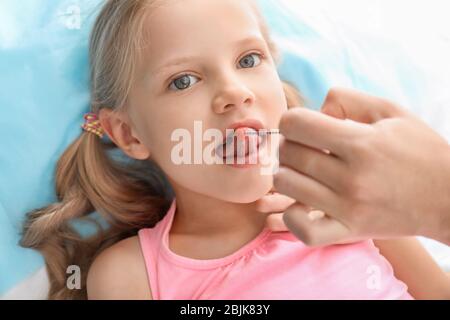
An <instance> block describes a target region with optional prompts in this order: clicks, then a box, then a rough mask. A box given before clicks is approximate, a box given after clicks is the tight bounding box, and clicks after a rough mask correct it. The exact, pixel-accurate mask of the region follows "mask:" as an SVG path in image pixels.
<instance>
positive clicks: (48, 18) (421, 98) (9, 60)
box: [0, 0, 450, 295]
mask: <svg viewBox="0 0 450 320" xmlns="http://www.w3.org/2000/svg"><path fill="white" fill-rule="evenodd" d="M258 2H259V4H260V6H261V9H262V11H263V15H264V16H265V17H266V19H267V20H268V22H269V25H270V27H271V29H272V32H273V36H274V38H275V40H276V41H277V42H278V43H279V46H280V48H281V50H282V53H283V59H282V63H281V65H280V66H279V72H280V76H281V78H282V79H285V80H289V81H291V82H293V83H295V84H296V85H297V87H298V88H299V89H301V91H302V92H303V94H304V95H305V96H306V98H307V101H309V104H308V106H309V107H311V108H313V109H318V108H320V105H321V103H322V102H323V99H324V97H325V95H326V93H327V91H328V89H329V88H330V86H333V85H341V86H349V87H355V88H358V89H362V90H365V91H368V92H371V93H373V94H380V95H384V96H386V97H389V98H393V99H396V100H400V101H402V102H405V103H406V104H407V105H409V106H412V108H413V110H414V111H419V112H420V111H421V110H422V109H421V108H422V106H423V105H425V101H427V102H429V101H430V96H431V94H432V93H434V92H435V91H433V90H431V89H430V88H431V87H430V86H429V85H428V86H427V85H426V84H427V83H426V82H425V80H424V79H426V77H425V75H426V72H425V71H426V70H425V71H424V70H423V68H422V66H419V65H418V64H417V62H416V61H413V60H410V59H408V58H407V57H408V55H407V54H405V51H403V50H402V48H401V47H399V46H396V43H394V42H393V41H385V40H383V37H382V35H381V34H369V35H368V34H367V33H364V32H361V31H360V30H352V29H349V28H348V26H346V25H345V24H343V23H342V22H340V21H334V20H332V19H331V18H330V17H331V16H330V15H324V14H323V12H322V11H321V10H319V9H320V8H318V7H316V6H310V5H309V4H311V2H310V1H297V0H284V1H281V0H280V1H271V0H259V1H258ZM101 3H102V1H101V0H76V1H73V0H60V1H58V2H57V3H55V2H49V1H44V0H26V1H14V0H2V1H1V2H0V141H1V145H0V146H1V148H0V295H2V294H3V293H5V292H7V291H8V290H9V289H11V288H12V287H14V286H15V285H16V284H18V283H19V282H20V281H21V280H23V279H25V278H27V277H28V276H29V275H31V274H32V273H33V272H35V271H36V270H37V269H38V268H40V267H42V266H43V260H42V258H41V256H40V255H39V254H38V253H36V252H34V251H33V250H29V249H23V248H21V247H19V246H18V241H19V239H20V234H19V232H20V230H21V223H22V220H23V218H24V214H25V213H26V212H28V211H30V210H32V209H35V208H38V207H42V206H45V205H47V204H49V203H51V202H54V201H55V200H56V196H55V191H54V181H53V174H54V169H55V164H56V161H57V160H58V158H59V157H60V155H61V154H62V152H63V151H64V150H65V149H66V147H67V146H68V145H69V144H70V143H71V142H72V141H73V140H74V139H75V138H76V137H77V136H78V135H79V133H80V130H81V129H80V124H81V123H82V116H83V114H84V113H85V112H86V111H88V110H89V92H88V71H89V70H88V47H87V46H88V36H89V32H90V29H91V26H92V23H93V21H94V18H95V13H96V12H97V11H96V10H97V9H98V7H99V5H100V4H101ZM308 3H309V4H308ZM283 4H287V5H289V6H290V7H288V8H285V7H283V6H282V5H283ZM300 4H301V5H302V10H293V9H292V8H293V7H296V8H297V7H298V5H300ZM384 9H388V8H384ZM349 19H350V18H349ZM448 52H449V53H450V50H449V51H448ZM425 61H426V59H425ZM447 74H450V70H448V69H447ZM443 83H444V82H443V81H441V84H443ZM436 85H437V84H436ZM424 88H425V89H427V90H424ZM448 88H450V86H448V87H447V89H446V90H447V91H448ZM447 91H445V92H447ZM434 98H435V96H434ZM439 98H440V99H441V100H442V101H444V102H447V100H446V96H440V97H439ZM427 99H428V100H427ZM441 100H440V101H441ZM448 101H450V99H449V100H448ZM442 105H444V103H443V104H442ZM448 105H450V103H449V104H448ZM447 114H448V113H447ZM433 115H434V113H429V117H430V119H431V120H432V121H441V122H439V123H442V121H443V120H442V119H441V118H439V119H438V118H436V119H435V118H433ZM430 119H429V120H430ZM444 119H445V117H444ZM447 119H448V118H447ZM435 123H436V122H435ZM443 127H444V126H443ZM438 129H439V128H438ZM444 130H445V129H444ZM449 137H450V135H449Z"/></svg>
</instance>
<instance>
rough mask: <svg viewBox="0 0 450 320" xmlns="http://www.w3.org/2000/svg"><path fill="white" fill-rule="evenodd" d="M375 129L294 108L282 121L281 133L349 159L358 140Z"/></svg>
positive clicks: (297, 141)
mask: <svg viewBox="0 0 450 320" xmlns="http://www.w3.org/2000/svg"><path fill="white" fill-rule="evenodd" d="M371 129H372V128H371V126H370V125H367V124H362V123H358V122H354V121H349V120H342V119H336V118H334V117H331V116H328V115H326V114H323V113H320V112H318V111H313V110H308V109H306V108H293V109H290V110H288V111H287V112H285V113H284V114H283V116H282V118H281V121H280V133H281V134H282V135H283V136H284V137H285V139H287V140H290V141H292V142H296V143H300V144H303V145H306V146H309V147H312V148H316V149H319V150H323V149H326V150H329V151H331V152H332V153H333V154H335V155H338V156H341V157H345V156H346V155H347V153H348V148H347V147H348V146H349V144H350V143H351V141H352V140H353V139H354V138H355V137H359V136H362V135H365V134H368V133H369V131H370V132H371Z"/></svg>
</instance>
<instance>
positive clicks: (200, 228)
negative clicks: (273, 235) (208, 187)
mask: <svg viewBox="0 0 450 320" xmlns="http://www.w3.org/2000/svg"><path fill="white" fill-rule="evenodd" d="M174 189H175V194H176V206H177V210H176V213H175V216H174V219H173V222H172V228H171V231H170V232H171V233H172V234H183V235H191V236H196V235H199V236H206V237H208V236H210V237H224V238H228V237H233V238H235V237H239V238H241V239H242V241H243V242H244V243H245V242H246V241H247V240H250V239H252V238H254V237H256V235H258V234H259V233H260V232H261V231H262V230H263V228H264V226H265V221H266V217H267V214H264V213H261V212H258V211H257V210H256V206H255V203H254V202H253V203H232V202H227V201H223V200H219V199H216V198H211V197H208V196H205V195H203V194H199V193H196V192H193V191H191V190H187V189H184V188H181V187H177V188H174ZM235 239H236V238H235Z"/></svg>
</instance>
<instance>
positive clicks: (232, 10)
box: [21, 0, 450, 299]
mask: <svg viewBox="0 0 450 320" xmlns="http://www.w3.org/2000/svg"><path fill="white" fill-rule="evenodd" d="M90 62H91V94H92V113H91V114H89V115H87V116H86V123H85V124H84V125H83V128H84V129H85V131H84V132H83V133H82V134H81V135H80V137H79V138H78V139H77V140H76V141H75V142H74V143H73V144H72V145H71V146H70V147H69V148H68V149H67V150H66V151H65V152H64V154H63V155H62V157H61V159H60V160H59V162H58V166H57V172H56V192H57V195H58V198H59V202H58V203H55V204H52V205H49V206H47V207H45V208H42V209H39V210H34V211H33V212H31V213H30V214H29V217H28V220H27V221H26V224H25V228H24V237H23V239H22V243H21V244H22V245H23V246H26V247H31V248H36V249H38V250H40V251H41V252H42V254H43V255H44V257H45V259H46V265H47V270H48V273H49V277H50V293H49V298H51V299H67V298H72V299H79V298H86V297H87V298H90V299H352V298H353V299H411V298H413V297H414V298H448V297H450V290H449V287H450V286H449V281H448V278H447V277H446V275H445V274H444V273H443V272H442V271H441V270H440V269H439V268H438V266H437V265H436V264H435V263H434V262H433V260H432V259H431V258H430V256H429V255H428V254H427V253H426V252H425V251H424V249H422V248H421V247H420V246H419V245H418V244H417V242H416V241H415V240H411V239H399V240H389V241H388V240H386V241H379V242H377V246H378V247H379V248H380V249H381V254H380V251H379V250H378V248H377V247H376V246H375V245H374V243H373V242H372V241H362V242H358V243H354V244H345V245H334V246H329V247H324V248H310V247H307V246H305V245H304V244H303V243H302V242H300V241H299V240H298V239H297V238H296V237H295V236H294V235H293V234H292V233H291V232H289V231H285V232H274V231H272V230H271V229H269V228H268V227H267V225H266V219H267V213H262V212H259V211H258V209H259V208H258V205H257V204H258V200H260V199H261V198H263V197H264V196H265V195H266V194H267V193H268V192H269V191H270V190H271V189H272V176H271V175H268V174H262V171H261V169H262V163H261V162H260V161H258V162H257V163H254V164H248V165H239V164H220V163H219V164H217V163H214V164H207V163H204V162H201V163H193V164H181V165H180V164H178V163H176V161H174V158H173V148H174V142H173V141H172V137H173V134H174V132H177V130H180V129H183V130H185V131H184V132H186V131H187V132H188V133H190V134H192V136H194V134H195V122H196V121H201V124H202V126H203V129H205V130H207V129H214V128H215V129H218V130H219V131H220V132H223V133H225V132H226V129H229V128H233V129H236V132H238V131H239V130H240V131H239V132H241V133H242V132H243V131H242V130H244V133H247V134H248V133H250V132H255V131H256V130H258V129H270V130H272V129H276V128H277V127H278V123H279V121H280V119H281V116H282V114H283V112H284V111H286V110H287V108H288V107H294V106H300V105H301V99H300V95H299V94H298V92H296V91H295V90H294V89H293V88H292V87H291V86H289V85H288V84H287V83H284V82H282V81H281V80H280V78H279V76H278V74H277V69H276V64H277V62H278V54H277V51H276V48H275V46H274V43H273V42H272V41H271V39H270V37H269V32H268V29H267V27H266V25H265V23H264V22H263V19H262V16H261V14H260V13H259V12H258V9H257V6H256V4H255V3H254V2H252V1H251V0H244V1H243V0H215V1H210V0H184V1H174V0H161V1H156V0H109V1H107V2H106V3H105V4H104V6H103V8H102V10H101V12H100V15H99V16H98V18H97V21H96V23H95V26H94V29H93V31H92V35H91V43H90ZM97 116H98V119H97V118H96V117H97ZM249 130H250V131H249ZM103 133H106V134H107V136H108V137H109V139H110V140H111V141H112V142H113V143H108V142H105V141H103V140H101V139H100V138H101V137H102V135H103ZM238 137H241V138H242V136H239V135H238ZM232 140H233V139H232ZM243 140H246V138H244V139H243ZM276 143H277V139H276V138H275V135H274V136H273V137H269V135H268V134H267V135H264V136H263V137H262V138H261V140H258V144H257V153H258V156H259V155H261V154H262V153H264V152H267V150H269V149H270V148H271V147H273V145H274V144H275V145H276ZM208 144H209V143H208V142H205V141H202V142H201V143H200V147H201V148H202V150H204V148H205V147H206V145H208ZM227 145H228V144H227V143H226V141H225V144H224V143H223V141H222V142H221V143H220V144H219V145H218V148H217V150H220V149H221V148H222V147H223V148H225V147H226V146H227ZM111 147H118V148H119V149H120V150H121V151H123V152H124V153H125V154H126V155H127V156H128V157H129V158H130V159H133V160H132V161H131V160H130V161H129V162H123V161H122V162H120V161H118V160H117V159H114V158H113V157H112V155H111V154H110V153H108V150H110V149H111ZM185 151H186V150H185ZM188 153H189V152H188ZM249 153H250V151H249V150H248V149H246V154H249ZM226 157H227V159H228V158H229V157H230V154H228V153H226ZM247 157H248V156H247ZM247 157H246V159H247ZM231 158H233V159H234V160H235V159H237V158H239V155H238V154H237V150H236V149H234V148H233V149H232V151H231ZM258 159H259V158H258ZM93 211H97V212H99V213H100V214H101V215H102V216H103V217H105V218H106V219H107V221H108V222H109V225H110V226H109V227H108V228H106V229H103V228H101V227H100V225H99V228H100V229H99V231H98V232H97V233H96V234H94V235H92V236H89V237H87V236H84V237H83V236H82V235H80V234H79V233H78V232H77V229H76V228H75V226H74V225H73V223H72V222H73V221H84V220H88V219H91V218H92V217H91V216H90V214H91V213H92V212H93ZM93 221H94V222H95V220H93ZM383 255H384V256H383ZM385 257H386V258H387V259H386V258H385ZM69 265H78V266H79V267H80V268H81V276H82V288H81V290H69V289H68V288H67V286H66V277H67V274H66V270H67V267H68V266H69ZM408 287H409V289H408Z"/></svg>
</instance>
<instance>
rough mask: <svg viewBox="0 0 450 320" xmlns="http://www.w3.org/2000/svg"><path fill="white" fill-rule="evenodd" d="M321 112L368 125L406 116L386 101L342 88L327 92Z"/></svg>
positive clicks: (403, 111) (404, 112)
mask: <svg viewBox="0 0 450 320" xmlns="http://www.w3.org/2000/svg"><path fill="white" fill-rule="evenodd" d="M321 112H322V113H324V114H326V115H329V116H331V117H334V118H337V119H343V120H345V119H350V120H353V121H357V122H362V123H368V124H371V123H375V122H377V121H379V120H382V119H385V118H392V117H398V116H405V115H407V112H406V111H405V110H403V109H401V108H400V107H399V106H397V105H395V104H394V103H392V102H390V101H388V100H386V99H383V98H380V97H375V96H371V95H368V94H365V93H362V92H359V91H356V90H351V89H344V88H332V89H331V90H330V91H329V92H328V94H327V96H326V98H325V102H324V103H323V105H322V107H321Z"/></svg>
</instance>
